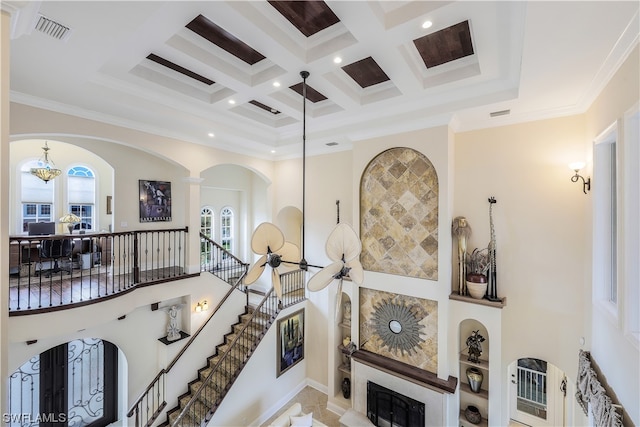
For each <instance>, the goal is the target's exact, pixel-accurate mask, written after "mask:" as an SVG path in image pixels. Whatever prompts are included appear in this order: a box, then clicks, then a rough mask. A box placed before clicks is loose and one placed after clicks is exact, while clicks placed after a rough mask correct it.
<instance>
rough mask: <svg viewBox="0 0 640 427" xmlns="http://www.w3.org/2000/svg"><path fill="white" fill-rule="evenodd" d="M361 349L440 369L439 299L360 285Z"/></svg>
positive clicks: (434, 369)
mask: <svg viewBox="0 0 640 427" xmlns="http://www.w3.org/2000/svg"><path fill="white" fill-rule="evenodd" d="M359 301H360V320H359V321H360V348H362V349H363V350H367V351H370V352H372V353H376V354H379V355H381V356H385V357H389V358H391V359H394V360H399V361H401V362H404V363H407V364H410V365H413V366H416V367H418V368H420V369H424V370H427V371H430V372H434V373H436V372H437V369H438V302H437V301H432V300H427V299H422V298H415V297H409V296H406V295H398V294H393V293H390V292H384V291H376V290H373V289H367V288H360V298H359Z"/></svg>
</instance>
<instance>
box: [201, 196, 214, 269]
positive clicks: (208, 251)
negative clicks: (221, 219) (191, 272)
mask: <svg viewBox="0 0 640 427" xmlns="http://www.w3.org/2000/svg"><path fill="white" fill-rule="evenodd" d="M214 219H215V215H214V213H213V209H211V208H210V207H208V206H205V207H204V208H202V209H201V210H200V233H202V234H204V235H205V236H207V237H208V238H209V239H211V240H214V239H215V229H214V228H213V227H214V226H213V224H214V222H213V221H214ZM212 261H213V245H212V244H210V243H209V241H208V240H206V239H200V265H201V266H204V265H206V264H209V263H211V262H212Z"/></svg>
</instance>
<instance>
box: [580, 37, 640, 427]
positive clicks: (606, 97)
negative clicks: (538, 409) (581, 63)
mask: <svg viewBox="0 0 640 427" xmlns="http://www.w3.org/2000/svg"><path fill="white" fill-rule="evenodd" d="M639 64H640V54H639V52H638V46H637V45H636V48H635V50H634V52H633V53H632V54H631V56H630V57H629V59H628V60H627V61H626V62H625V64H624V65H623V66H622V67H621V69H620V70H619V71H618V73H617V74H616V75H615V76H614V78H613V79H612V80H611V81H610V82H609V84H608V85H607V86H606V87H605V89H604V90H603V92H602V93H601V94H600V96H599V97H598V98H597V99H596V100H595V102H594V103H593V105H592V106H591V107H590V108H589V110H588V112H587V114H586V116H587V119H588V120H587V123H588V125H587V132H586V133H587V136H586V141H587V143H588V144H589V145H591V144H592V143H593V141H594V140H595V139H596V137H597V136H598V135H599V134H600V133H601V132H602V131H603V130H604V129H606V128H607V127H608V126H609V125H611V124H612V123H614V122H615V121H617V120H621V119H622V120H621V121H620V123H622V125H623V126H624V120H623V119H624V114H625V113H626V112H627V111H628V110H629V109H631V108H632V107H633V106H634V105H637V103H638V101H639V99H640V81H639V79H638V75H639V74H640V71H639V68H640V67H639ZM623 134H624V130H623V128H620V129H618V136H619V139H618V144H619V145H620V147H619V150H623V149H624V148H623V147H624V144H625V143H630V141H624V137H623ZM636 144H637V141H636ZM636 152H637V151H636ZM626 162H631V163H630V165H629V166H628V167H631V168H635V169H637V167H638V163H637V160H636V159H631V158H623V159H621V160H620V161H619V163H618V168H619V169H620V170H623V169H624V168H625V167H627V166H626V165H627V163H626ZM593 185H594V186H595V185H598V183H597V181H596V180H595V177H594V182H593ZM620 202H622V203H623V204H624V197H622V199H621V200H620ZM639 215H640V213H639V212H635V218H626V219H624V220H625V221H628V220H631V221H635V223H636V224H637V222H638V221H640V219H639V218H638V216H639ZM623 218H624V217H623ZM623 224H624V221H619V222H618V227H624V225H623ZM591 232H592V230H591V229H587V230H586V235H587V239H588V243H589V244H588V248H589V249H591V243H592V242H591ZM625 238H632V239H633V238H636V237H635V236H633V237H632V236H629V234H628V233H627V232H625V230H624V228H623V229H621V230H620V232H619V243H620V245H619V248H620V247H624V244H625V243H624V239H625ZM590 256H591V250H589V253H588V254H587V255H586V258H587V262H586V265H588V266H589V267H590V266H591V262H590V259H589V257H590ZM619 260H620V261H622V252H621V251H620V249H619ZM631 262H633V263H636V264H637V260H633V261H631ZM590 273H591V270H590V268H589V271H588V273H587V281H586V283H585V286H584V292H585V294H586V298H588V303H591V294H592V291H593V289H592V286H591V280H592V277H591V274H590ZM618 280H619V283H620V288H619V289H620V291H619V295H620V304H619V310H620V311H619V313H620V314H619V319H618V320H612V318H611V316H609V315H608V314H607V313H606V311H605V310H603V309H602V308H601V307H600V305H599V304H593V305H591V312H590V314H591V323H590V326H591V335H590V337H589V338H590V339H589V340H588V342H587V348H586V349H587V350H590V351H591V356H592V359H593V360H594V361H595V363H596V364H597V367H598V368H599V369H600V371H601V372H602V375H603V377H604V378H603V379H602V380H605V381H606V384H607V385H608V387H610V388H611V389H613V390H614V392H615V393H616V395H617V398H618V399H619V400H620V403H622V405H623V407H624V409H625V414H624V416H625V420H626V421H627V422H628V421H629V419H630V421H631V422H632V423H633V424H634V425H640V405H638V402H640V348H639V345H638V342H637V341H635V340H634V339H632V337H630V336H629V335H627V334H625V329H626V327H628V325H625V323H624V322H625V321H626V316H625V313H624V310H625V308H627V309H629V310H636V312H637V310H640V308H639V304H638V301H637V300H636V301H625V296H627V297H628V293H625V292H626V287H627V286H635V287H636V290H637V289H638V287H639V286H640V285H639V284H638V277H637V276H636V277H628V276H626V275H625V274H624V273H623V270H622V268H621V269H619V273H618ZM598 285H599V284H598V283H595V282H594V283H593V286H594V287H595V286H598ZM636 295H637V294H636ZM629 302H631V304H628V303H629ZM627 304H628V305H627ZM621 367H624V369H620V368H621Z"/></svg>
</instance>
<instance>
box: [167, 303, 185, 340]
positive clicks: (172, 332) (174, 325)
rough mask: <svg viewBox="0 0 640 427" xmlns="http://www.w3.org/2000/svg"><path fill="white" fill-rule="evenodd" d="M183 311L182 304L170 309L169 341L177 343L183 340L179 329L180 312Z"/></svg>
mask: <svg viewBox="0 0 640 427" xmlns="http://www.w3.org/2000/svg"><path fill="white" fill-rule="evenodd" d="M180 309H182V304H174V305H172V306H171V307H169V308H168V309H165V310H166V311H167V314H168V315H169V323H168V324H167V341H175V340H179V339H180V338H182V335H181V334H180V328H179V327H178V312H179V311H180Z"/></svg>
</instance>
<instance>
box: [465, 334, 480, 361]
mask: <svg viewBox="0 0 640 427" xmlns="http://www.w3.org/2000/svg"><path fill="white" fill-rule="evenodd" d="M479 332H480V330H476V331H473V332H472V333H471V335H470V336H469V338H467V346H468V347H469V357H468V359H467V360H469V362H473V363H479V362H480V356H481V355H482V344H481V343H482V342H483V341H484V337H483V336H482V335H480V333H479Z"/></svg>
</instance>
